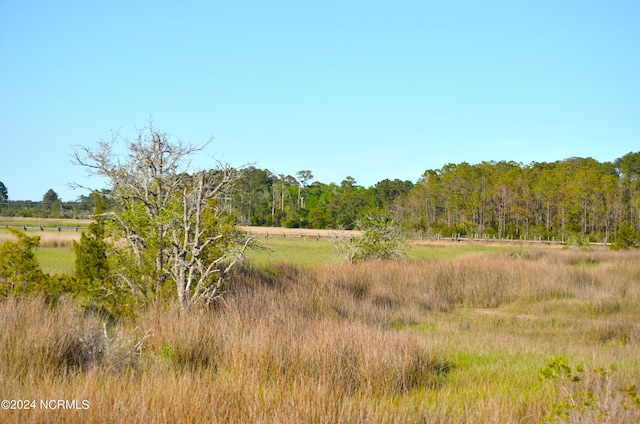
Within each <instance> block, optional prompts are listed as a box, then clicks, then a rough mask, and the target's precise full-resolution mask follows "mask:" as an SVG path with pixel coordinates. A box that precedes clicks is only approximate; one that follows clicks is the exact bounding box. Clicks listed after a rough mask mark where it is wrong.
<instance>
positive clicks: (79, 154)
mask: <svg viewBox="0 0 640 424" xmlns="http://www.w3.org/2000/svg"><path fill="white" fill-rule="evenodd" d="M119 141H124V144H125V151H126V153H124V154H118V153H117V147H118V145H119V143H118V142H119ZM211 141H212V140H211V139H210V140H208V141H207V142H206V143H205V144H204V145H202V146H194V145H192V144H185V143H183V142H181V141H180V140H173V139H171V138H170V137H169V136H168V135H167V134H166V133H163V132H160V131H158V130H157V129H156V128H154V127H153V125H152V123H151V122H150V123H149V125H148V127H147V128H145V129H143V130H142V131H140V132H139V133H138V136H137V138H136V139H135V140H134V141H129V140H127V139H123V138H121V137H117V136H114V137H113V138H112V140H111V141H110V142H105V141H101V142H100V143H98V146H97V148H94V149H92V148H89V147H82V146H81V147H79V149H78V150H77V151H76V152H75V153H73V155H72V159H73V162H74V163H76V164H78V165H80V166H82V167H84V168H85V169H86V170H87V171H88V173H89V174H90V175H96V176H99V177H103V178H105V179H106V180H107V184H108V188H109V189H110V192H111V196H112V200H113V202H114V204H115V205H117V207H116V209H115V210H113V211H111V212H110V214H109V216H110V217H111V220H112V223H113V225H112V229H113V231H112V234H111V236H112V238H115V239H124V240H126V242H127V247H128V249H129V251H130V253H131V256H132V258H133V259H132V262H133V263H132V264H128V266H129V267H134V268H135V271H136V272H131V271H132V270H131V269H128V270H127V269H125V270H123V271H122V272H121V274H122V278H123V279H124V280H126V281H127V284H128V285H129V286H131V287H132V290H133V286H136V287H135V289H137V290H138V291H140V292H144V293H149V292H151V293H152V294H153V293H155V294H157V293H159V292H160V291H161V290H162V289H163V287H165V283H166V282H167V280H170V281H172V282H173V283H175V287H176V293H177V297H178V301H179V303H180V305H181V306H182V307H188V306H190V305H191V304H192V303H194V302H203V303H210V302H211V301H213V300H214V299H215V298H217V297H219V296H220V295H221V293H222V291H223V288H224V281H225V277H226V276H227V274H228V273H229V271H230V270H231V269H232V268H233V267H234V266H235V264H236V263H237V262H238V261H239V260H240V259H241V258H242V256H243V255H244V252H245V250H246V249H247V247H248V246H249V245H250V244H251V241H252V238H251V237H250V236H247V235H246V234H244V233H242V232H240V231H239V230H237V229H236V228H235V226H234V225H232V224H229V223H228V222H226V221H225V220H224V219H223V217H224V213H223V210H222V200H223V199H224V198H225V197H226V196H228V195H229V193H230V190H231V189H232V187H233V185H234V183H235V182H236V181H237V180H238V178H240V173H239V172H238V170H236V169H234V168H232V167H231V166H230V165H228V164H222V163H220V162H218V166H217V168H216V169H215V170H212V171H200V172H197V173H195V174H193V175H191V174H189V172H188V171H189V167H190V161H189V159H190V158H191V157H192V156H193V155H194V154H196V153H199V152H201V151H202V150H203V149H204V148H205V147H206V146H207V145H208V144H209V143H210V142H211ZM120 253H122V252H120ZM127 271H129V272H127ZM131 275H134V277H131Z"/></svg>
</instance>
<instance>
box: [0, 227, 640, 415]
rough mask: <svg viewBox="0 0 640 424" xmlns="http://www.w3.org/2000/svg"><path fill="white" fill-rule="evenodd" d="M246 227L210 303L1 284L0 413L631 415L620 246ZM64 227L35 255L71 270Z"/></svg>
mask: <svg viewBox="0 0 640 424" xmlns="http://www.w3.org/2000/svg"><path fill="white" fill-rule="evenodd" d="M43 233H47V231H44V232H43ZM67 234H71V233H67ZM69 237H71V236H69ZM43 240H44V239H43ZM260 240H261V241H262V242H263V243H264V245H265V247H267V248H269V249H270V250H261V251H252V252H250V253H249V258H248V259H249V260H248V261H247V263H246V265H245V266H244V267H242V268H241V269H240V271H239V272H238V273H237V274H236V275H235V277H234V280H233V282H232V283H230V286H229V291H228V292H227V294H226V297H225V298H224V300H223V301H222V302H220V303H219V304H217V306H216V307H215V308H214V309H212V310H206V311H205V310H198V309H194V310H191V311H189V312H181V311H180V310H179V309H178V308H176V307H174V306H173V305H153V306H152V307H150V308H149V309H147V310H143V311H140V312H139V313H138V314H137V316H136V317H135V318H133V319H131V320H127V321H124V322H120V323H116V324H109V325H107V324H106V323H104V322H103V320H102V319H101V318H100V317H99V316H97V315H95V314H93V313H91V312H90V311H88V310H83V309H82V308H81V307H80V306H79V305H77V304H76V302H75V301H74V300H73V299H70V298H63V299H61V300H60V302H59V304H58V305H57V306H55V307H49V306H47V304H46V302H45V301H44V300H43V299H40V298H25V299H14V298H10V299H5V300H4V301H2V303H1V304H0V328H1V329H2V332H1V333H0V338H1V340H0V392H1V393H2V395H3V399H16V400H17V399H21V400H29V401H30V400H34V401H36V404H35V406H36V407H35V408H31V409H30V410H3V411H0V420H1V421H2V422H16V423H25V422H26V423H30V422H32V423H35V422H69V423H71V422H131V423H164V422H214V423H215V422H220V423H226V422H238V423H240V422H258V423H272V422H320V423H340V422H349V423H351V422H376V423H377V422H382V423H411V422H417V423H422V422H439V423H451V422H476V423H510V422H513V423H516V422H518V423H520V422H522V423H538V422H542V421H544V420H545V417H546V418H548V419H549V420H551V421H553V420H554V419H555V418H565V419H566V422H578V420H577V419H576V417H577V416H580V417H581V418H582V420H583V421H579V422H612V423H614V422H615V423H619V422H629V423H631V422H638V421H639V420H640V405H639V404H640V399H638V395H637V393H636V392H634V390H635V387H637V384H638V382H640V253H639V252H638V251H636V250H632V251H619V252H614V251H610V250H606V249H604V248H598V249H594V250H590V251H586V250H579V249H562V248H560V247H558V246H545V245H522V244H518V243H512V244H506V243H505V244H487V243H478V244H462V243H452V242H450V241H440V242H437V243H430V244H421V245H412V246H411V247H410V249H409V252H408V257H407V258H406V259H404V260H400V261H391V262H383V261H375V262H367V263H361V264H356V265H351V266H348V265H342V264H340V263H338V258H337V255H336V254H335V252H334V248H333V245H332V243H331V242H330V241H328V240H322V239H316V238H313V237H309V238H304V237H300V238H297V239H296V238H278V237H268V238H267V237H264V236H260ZM71 245H72V241H71V242H70V244H69V243H67V244H64V243H60V244H59V245H57V246H48V247H45V248H40V249H39V250H38V251H37V253H38V257H39V259H40V260H41V263H42V266H43V269H44V270H45V271H46V272H55V273H71V272H72V271H73V250H72V248H71V247H70V246H71ZM573 380H576V381H573ZM634 385H636V386H634ZM52 399H54V400H57V399H62V400H69V401H74V402H71V404H72V405H71V406H74V407H73V408H55V409H52V408H49V409H47V408H45V407H43V406H46V405H47V403H46V402H45V403H44V405H43V404H41V403H40V402H41V401H42V400H44V401H47V400H52ZM54 405H55V404H54ZM67 406H69V405H67Z"/></svg>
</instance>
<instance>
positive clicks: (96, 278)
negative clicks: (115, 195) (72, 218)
mask: <svg viewBox="0 0 640 424" xmlns="http://www.w3.org/2000/svg"><path fill="white" fill-rule="evenodd" d="M94 197H95V199H96V209H95V212H94V222H92V223H91V224H89V230H88V231H87V232H86V233H82V235H81V236H80V243H76V242H74V250H75V252H76V267H75V277H76V281H77V283H78V285H79V286H80V287H84V288H85V289H84V290H82V289H81V291H88V292H91V291H93V290H92V289H95V288H96V286H97V285H99V284H100V282H102V281H103V280H104V279H106V278H107V277H108V275H109V264H108V262H107V244H106V242H105V240H104V238H105V228H104V226H105V224H104V206H103V202H102V198H101V197H100V195H98V194H97V193H94Z"/></svg>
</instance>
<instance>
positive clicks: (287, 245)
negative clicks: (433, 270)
mask: <svg viewBox="0 0 640 424" xmlns="http://www.w3.org/2000/svg"><path fill="white" fill-rule="evenodd" d="M31 234H36V235H40V233H37V232H32V233H31ZM45 234H46V233H45ZM71 235H72V233H69V234H68V235H67V237H68V236H71ZM259 243H260V246H261V247H264V249H255V250H250V251H248V253H247V262H248V263H250V264H252V265H256V266H259V267H269V266H274V265H279V264H285V263H286V264H296V265H301V266H324V265H331V264H338V263H340V260H341V258H340V257H339V256H338V254H337V252H336V249H335V247H334V246H333V243H332V242H331V241H329V240H326V239H320V241H317V240H316V239H315V238H306V239H303V238H281V237H269V238H264V237H260V238H259ZM44 244H46V246H45V247H40V248H38V250H37V251H36V255H37V256H38V260H39V261H40V265H41V267H42V270H43V271H44V272H47V273H53V274H65V273H66V274H71V273H73V267H74V260H75V258H74V253H73V249H72V247H71V244H70V243H68V244H67V243H61V244H63V246H62V247H58V248H55V247H50V246H48V245H49V244H51V242H50V241H49V242H47V239H46V238H45V243H44ZM519 249H520V250H522V248H521V247H520V248H519ZM517 250H518V248H516V247H515V246H513V247H512V246H496V245H491V244H478V245H464V244H455V243H450V242H442V243H441V244H412V245H409V249H408V251H407V258H408V259H410V260H439V259H456V258H460V257H463V256H468V255H478V254H501V253H504V252H509V251H514V252H515V251H517Z"/></svg>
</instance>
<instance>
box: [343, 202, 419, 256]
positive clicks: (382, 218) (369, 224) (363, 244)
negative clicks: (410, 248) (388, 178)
mask: <svg viewBox="0 0 640 424" xmlns="http://www.w3.org/2000/svg"><path fill="white" fill-rule="evenodd" d="M357 228H358V229H360V230H362V235H360V236H358V237H352V236H350V237H346V236H344V235H341V236H339V237H337V238H336V239H335V240H334V246H335V248H336V250H337V251H338V253H339V254H340V256H342V258H343V259H344V260H345V261H346V262H347V263H354V262H363V261H368V260H375V259H380V260H389V259H397V258H400V257H402V256H404V254H405V252H406V250H407V247H406V243H405V241H404V238H403V236H402V232H401V229H400V226H399V225H398V223H397V222H396V221H395V220H393V219H392V218H391V217H390V216H389V215H387V214H384V213H379V214H376V215H373V214H367V215H366V216H365V217H363V218H362V219H359V220H358V221H357Z"/></svg>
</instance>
